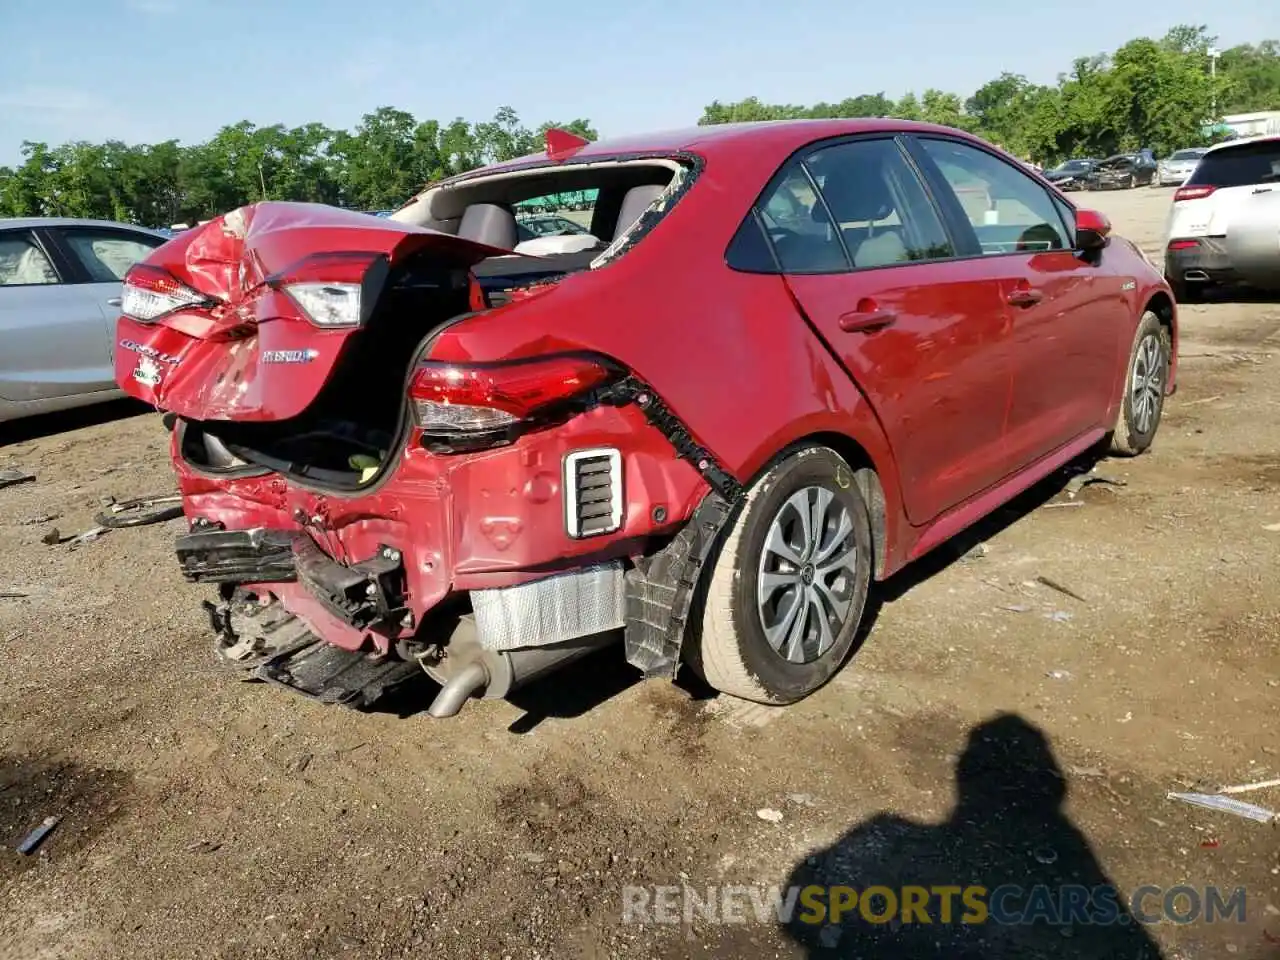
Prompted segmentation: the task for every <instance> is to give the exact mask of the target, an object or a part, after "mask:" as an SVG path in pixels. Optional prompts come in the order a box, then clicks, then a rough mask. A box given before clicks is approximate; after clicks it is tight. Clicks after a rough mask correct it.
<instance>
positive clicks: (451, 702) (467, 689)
mask: <svg viewBox="0 0 1280 960" xmlns="http://www.w3.org/2000/svg"><path fill="white" fill-rule="evenodd" d="M488 686H489V671H488V670H486V669H485V668H484V663H483V662H482V661H480V660H472V661H471V662H470V663H468V664H467V665H466V666H465V667H463V668H462V669H461V670H459V671H458V672H457V673H455V674H454V675H453V676H452V677H450V678H449V679H448V680H446V681H445V683H444V685H443V686H442V687H441V688H440V692H439V693H437V694H436V698H435V699H434V700H432V701H431V706H430V707H428V708H427V713H428V714H430V715H431V716H433V717H435V718H436V719H437V720H443V719H444V718H445V717H456V716H457V715H458V713H459V712H461V710H462V707H463V705H464V704H465V703H466V702H467V701H468V700H470V699H471V698H472V697H473V696H474V695H475V694H477V693H479V692H480V691H482V690H485V689H487V688H488Z"/></svg>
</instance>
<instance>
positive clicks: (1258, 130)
mask: <svg viewBox="0 0 1280 960" xmlns="http://www.w3.org/2000/svg"><path fill="white" fill-rule="evenodd" d="M1220 126H1224V127H1230V128H1231V129H1232V130H1234V131H1235V132H1236V133H1237V134H1238V135H1239V136H1242V137H1256V136H1258V135H1260V134H1264V133H1277V134H1280V110H1259V111H1257V112H1255V113H1233V114H1231V115H1230V116H1228V117H1223V118H1222V123H1221V125H1220Z"/></svg>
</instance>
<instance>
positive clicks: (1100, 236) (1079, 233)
mask: <svg viewBox="0 0 1280 960" xmlns="http://www.w3.org/2000/svg"><path fill="white" fill-rule="evenodd" d="M1110 236H1111V221H1110V220H1108V219H1107V218H1106V217H1104V216H1103V215H1102V214H1100V213H1099V212H1098V211H1097V210H1077V211H1076V246H1077V247H1079V248H1080V249H1081V250H1101V249H1102V248H1103V247H1105V246H1106V245H1107V238H1108V237H1110Z"/></svg>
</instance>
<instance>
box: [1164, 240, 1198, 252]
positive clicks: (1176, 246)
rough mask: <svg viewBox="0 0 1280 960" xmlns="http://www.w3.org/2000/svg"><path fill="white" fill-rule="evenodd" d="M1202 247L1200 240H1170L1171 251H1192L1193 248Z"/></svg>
mask: <svg viewBox="0 0 1280 960" xmlns="http://www.w3.org/2000/svg"><path fill="white" fill-rule="evenodd" d="M1198 246H1200V241H1199V240H1170V241H1169V249H1170V250H1190V249H1191V248H1192V247H1198Z"/></svg>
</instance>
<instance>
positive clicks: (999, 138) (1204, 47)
mask: <svg viewBox="0 0 1280 960" xmlns="http://www.w3.org/2000/svg"><path fill="white" fill-rule="evenodd" d="M1214 43H1215V38H1214V37H1212V36H1211V35H1210V34H1209V33H1208V30H1207V28H1206V27H1203V26H1179V27H1175V28H1174V29H1172V30H1170V31H1169V32H1168V33H1167V34H1166V35H1165V36H1164V37H1162V38H1160V39H1158V40H1152V39H1149V38H1139V39H1135V40H1131V41H1129V42H1128V43H1126V44H1125V45H1124V46H1122V47H1120V48H1119V49H1118V50H1116V51H1115V52H1114V53H1111V54H1107V55H1098V56H1093V57H1081V58H1079V59H1077V60H1076V61H1075V62H1074V63H1073V64H1072V66H1071V69H1070V70H1069V71H1068V72H1066V73H1064V74H1062V75H1060V76H1059V78H1058V80H1057V82H1056V83H1055V84H1053V85H1042V84H1033V83H1031V82H1029V81H1028V80H1027V78H1026V77H1023V76H1020V75H1016V74H1011V73H1002V74H1001V75H1000V76H998V77H996V78H995V79H993V80H991V81H989V82H988V83H986V84H984V85H983V86H982V87H980V88H979V89H978V90H976V91H975V92H974V93H973V94H972V95H971V96H969V97H967V98H964V97H961V96H960V95H959V94H956V93H951V92H947V91H943V90H937V89H929V90H925V91H924V92H923V93H922V94H920V95H917V94H915V93H914V92H912V93H907V94H906V95H905V96H903V97H901V98H900V99H898V100H896V101H895V100H892V99H890V98H888V97H886V96H885V94H884V93H883V92H880V93H871V94H865V93H864V94H860V95H858V96H852V97H848V98H846V99H844V100H841V101H840V102H838V103H818V104H814V105H812V106H796V105H786V104H767V103H763V102H761V101H760V100H759V99H758V98H756V97H748V98H747V99H745V100H741V101H739V102H737V103H721V102H719V101H715V102H713V103H711V104H709V105H707V106H706V107H705V108H704V111H703V115H702V117H701V119H700V120H699V121H698V122H699V123H700V124H715V123H728V122H734V121H745V120H779V119H787V118H794V117H901V118H906V119H913V120H927V121H931V122H934V123H941V124H945V125H947V126H952V127H959V128H961V129H966V130H971V131H973V132H975V133H978V134H979V135H981V136H983V137H985V138H987V139H988V140H991V141H993V142H995V143H999V144H1001V145H1003V146H1004V147H1005V148H1007V149H1009V150H1011V151H1013V152H1015V153H1017V154H1018V155H1020V156H1026V157H1031V158H1033V159H1035V160H1038V161H1040V162H1046V163H1047V162H1051V161H1056V160H1060V159H1063V158H1065V157H1069V156H1072V155H1092V156H1105V155H1107V154H1111V153H1115V152H1118V151H1121V150H1130V149H1137V148H1140V147H1149V148H1151V149H1152V150H1154V151H1155V152H1156V154H1157V155H1164V154H1166V153H1168V152H1169V151H1172V150H1176V149H1178V148H1180V147H1185V146H1190V145H1193V144H1197V143H1202V142H1204V141H1205V134H1204V130H1205V128H1206V125H1207V124H1210V123H1211V122H1212V121H1214V120H1216V119H1217V118H1219V117H1221V116H1222V115H1224V114H1230V113H1235V112H1243V111H1248V110H1263V109H1280V43H1278V42H1277V41H1275V40H1267V41H1264V42H1261V43H1258V44H1242V45H1240V46H1235V47H1231V48H1230V49H1227V50H1223V51H1221V53H1220V54H1219V56H1218V57H1217V60H1216V71H1214V70H1211V68H1210V57H1209V51H1210V50H1211V49H1212V47H1213V45H1214ZM552 126H557V127H562V128H564V129H568V130H572V131H574V132H575V133H578V134H580V135H582V136H585V137H587V138H588V139H594V138H595V137H596V131H595V130H594V129H592V127H591V124H590V122H589V121H587V120H584V119H578V120H573V121H571V122H568V123H544V124H542V125H540V126H538V127H536V128H529V127H526V126H525V125H524V124H523V123H522V122H521V120H520V118H519V116H517V114H516V112H515V111H514V110H512V109H511V108H510V107H503V108H501V109H500V110H498V112H497V113H496V114H495V115H494V117H493V119H491V120H488V121H483V122H478V123H473V122H468V121H466V120H463V119H461V118H459V119H456V120H454V121H452V122H450V123H441V122H440V121H437V120H418V119H417V118H415V117H414V116H413V114H411V113H408V112H406V111H404V110H398V109H395V108H392V107H380V108H379V109H377V110H375V111H374V112H372V113H369V114H366V115H365V116H364V117H363V118H362V119H361V121H360V123H359V124H358V125H357V126H356V127H355V129H353V130H349V131H348V130H335V129H331V128H329V127H327V126H325V125H323V124H319V123H310V124H306V125H304V126H300V127H293V128H288V127H285V126H283V125H280V124H277V125H274V126H267V127H258V126H255V125H254V124H252V123H250V122H248V121H242V122H241V123H238V124H235V125H233V126H228V127H224V128H222V129H221V130H220V131H218V133H217V134H216V135H215V136H214V137H213V138H212V139H210V140H209V141H207V142H205V143H199V144H192V145H183V144H180V143H178V142H177V141H176V140H169V141H166V142H164V143H157V144H134V145H130V144H125V143H122V142H119V141H108V142H106V143H87V142H83V141H77V142H73V143H66V144H62V145H61V146H50V145H49V144H46V143H35V142H26V143H24V144H23V145H22V162H20V163H19V164H17V165H16V166H15V167H12V168H11V167H3V166H0V216H18V217H22V216H66V217H100V218H105V219H111V220H123V221H130V222H134V223H142V224H149V225H152V226H163V225H166V224H170V223H177V222H192V221H195V220H198V219H205V218H208V217H210V216H213V215H214V214H216V213H220V212H223V211H226V210H230V209H233V208H235V207H237V206H240V205H242V204H245V203H249V202H252V201H255V200H260V199H263V198H269V199H276V200H309V201H315V202H320V203H330V204H336V205H339V206H344V207H351V208H355V209H361V210H378V209H385V208H389V207H395V206H398V205H399V204H401V203H403V202H404V201H405V200H406V199H408V198H409V197H410V196H411V195H412V194H413V193H414V192H415V191H416V190H418V189H419V188H420V187H421V186H422V185H423V184H424V183H428V182H430V181H433V180H438V179H440V178H442V177H446V176H451V175H453V174H457V173H462V172H464V171H466V170H471V169H474V168H475V167H478V166H482V165H483V164H486V163H492V162H495V161H500V160H507V159H510V158H512V157H517V156H522V155H524V154H528V153H534V152H537V151H538V150H540V149H541V144H542V134H543V133H544V132H545V130H546V129H547V128H548V127H552Z"/></svg>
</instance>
